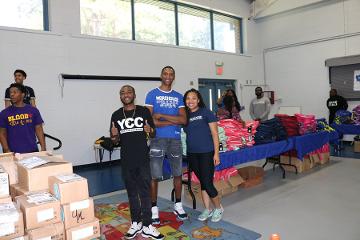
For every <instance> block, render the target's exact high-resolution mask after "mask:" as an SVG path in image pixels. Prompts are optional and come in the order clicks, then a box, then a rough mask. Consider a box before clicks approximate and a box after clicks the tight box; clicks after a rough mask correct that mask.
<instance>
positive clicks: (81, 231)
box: [66, 218, 100, 240]
mask: <svg viewBox="0 0 360 240" xmlns="http://www.w3.org/2000/svg"><path fill="white" fill-rule="evenodd" d="M98 237H100V225H99V220H98V219H96V218H95V220H93V221H91V222H89V223H85V224H83V225H81V226H77V227H73V228H70V229H67V230H66V240H78V239H81V240H90V239H93V238H98Z"/></svg>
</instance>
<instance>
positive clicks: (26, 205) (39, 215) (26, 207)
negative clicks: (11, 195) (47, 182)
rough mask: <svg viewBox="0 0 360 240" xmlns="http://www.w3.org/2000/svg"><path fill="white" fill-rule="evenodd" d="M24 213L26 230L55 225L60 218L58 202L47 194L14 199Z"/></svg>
mask: <svg viewBox="0 0 360 240" xmlns="http://www.w3.org/2000/svg"><path fill="white" fill-rule="evenodd" d="M16 202H17V204H18V205H19V206H20V209H21V211H22V212H23V213H24V219H25V227H26V229H27V230H31V229H35V228H40V227H44V226H46V225H48V224H52V223H57V222H59V221H60V220H61V218H60V202H59V201H58V200H57V199H56V198H55V197H53V196H52V195H51V194H50V193H48V192H39V193H30V194H29V195H22V196H18V197H16Z"/></svg>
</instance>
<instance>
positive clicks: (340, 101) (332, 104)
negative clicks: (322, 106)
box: [326, 89, 348, 124]
mask: <svg viewBox="0 0 360 240" xmlns="http://www.w3.org/2000/svg"><path fill="white" fill-rule="evenodd" d="M326 106H327V108H328V109H329V124H331V123H333V122H334V119H335V113H336V112H337V111H338V110H347V108H348V104H347V101H346V100H345V98H343V97H342V96H339V95H338V94H337V91H336V89H331V90H330V98H329V99H328V100H327V101H326Z"/></svg>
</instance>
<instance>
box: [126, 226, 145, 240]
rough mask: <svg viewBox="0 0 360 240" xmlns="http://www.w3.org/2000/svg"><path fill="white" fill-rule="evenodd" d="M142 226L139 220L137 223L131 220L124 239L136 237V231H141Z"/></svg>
mask: <svg viewBox="0 0 360 240" xmlns="http://www.w3.org/2000/svg"><path fill="white" fill-rule="evenodd" d="M142 228H143V226H142V223H141V222H139V223H137V222H132V223H131V226H130V228H129V230H128V231H127V233H126V234H125V238H126V239H133V238H134V237H136V235H137V234H138V233H140V232H141V230H142Z"/></svg>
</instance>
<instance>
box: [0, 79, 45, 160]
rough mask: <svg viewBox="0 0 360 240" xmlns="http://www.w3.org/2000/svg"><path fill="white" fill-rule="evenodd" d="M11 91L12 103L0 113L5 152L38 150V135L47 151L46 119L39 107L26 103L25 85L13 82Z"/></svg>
mask: <svg viewBox="0 0 360 240" xmlns="http://www.w3.org/2000/svg"><path fill="white" fill-rule="evenodd" d="M9 92H10V99H11V102H12V105H11V106H9V107H7V108H5V109H4V110H3V111H2V112H1V113H0V142H1V146H2V149H3V152H4V153H5V152H14V153H30V152H37V151H39V150H38V146H37V143H36V137H37V139H38V140H39V143H40V146H41V151H46V144H45V136H44V130H43V126H42V125H43V123H44V121H43V120H42V118H41V115H40V112H39V110H38V109H37V108H35V107H33V106H31V105H29V104H25V103H24V96H25V94H26V89H25V86H24V85H22V84H19V83H13V84H11V85H10V90H9Z"/></svg>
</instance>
